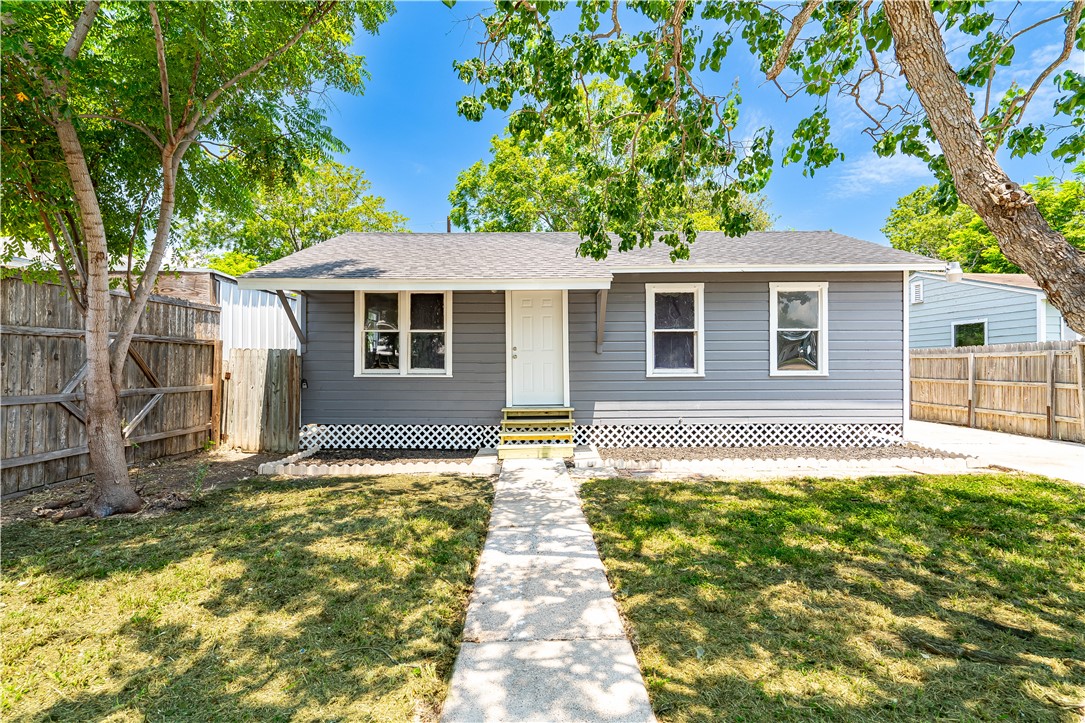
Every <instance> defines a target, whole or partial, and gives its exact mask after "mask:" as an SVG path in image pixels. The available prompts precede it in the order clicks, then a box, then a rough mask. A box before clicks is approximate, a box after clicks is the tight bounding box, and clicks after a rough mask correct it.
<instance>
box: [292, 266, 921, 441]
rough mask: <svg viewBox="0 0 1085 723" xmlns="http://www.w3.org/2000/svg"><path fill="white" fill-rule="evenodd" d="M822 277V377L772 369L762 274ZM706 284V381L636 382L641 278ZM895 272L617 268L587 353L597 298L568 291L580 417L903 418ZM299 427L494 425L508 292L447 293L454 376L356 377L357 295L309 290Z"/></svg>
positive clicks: (618, 420)
mask: <svg viewBox="0 0 1085 723" xmlns="http://www.w3.org/2000/svg"><path fill="white" fill-rule="evenodd" d="M826 280H827V281H828V282H829V376H828V377H791V378H786V377H770V376H769V373H768V372H769V292H768V284H769V281H826ZM671 281H673V282H676V283H682V282H690V281H704V282H705V317H706V318H705V321H706V334H705V377H704V378H698V379H690V378H685V379H681V378H672V379H660V378H652V379H649V378H646V375H645V329H644V303H645V292H644V284H645V283H652V282H656V283H658V282H671ZM901 284H902V276H901V274H899V273H881V274H874V273H865V274H828V275H817V276H814V275H799V274H787V275H780V274H777V275H768V274H711V275H698V276H693V275H685V274H682V275H679V274H674V275H667V276H662V275H640V276H632V275H618V276H616V277H615V281H614V283H613V285H612V288H611V290H610V292H609V299H608V304H607V318H606V340H605V344H604V346H603V353H602V354H596V353H595V327H596V316H595V298H596V297H595V293H594V292H579V291H572V292H569V320H570V328H569V366H570V377H571V379H570V392H571V397H572V399H571V401H572V404H573V406H574V407H576V420H577V422H578V423H579V424H591V423H596V424H678V423H686V424H719V423H735V424H747V423H812V424H813V423H825V424H829V423H831V424H837V423H856V422H862V423H894V424H900V423H901V422H902V421H903V412H902V410H903V385H902V375H903V360H902V354H903V350H902V341H901V336H902V333H903V323H902V298H901V295H902V288H901ZM307 315H308V338H309V344H308V348H307V350H306V354H305V356H304V359H303V372H302V375H303V376H304V377H305V378H306V380H307V382H308V388H307V389H305V390H303V391H302V418H303V422H305V423H312V422H315V423H324V424H496V423H497V422H498V421H499V419H500V409H501V407H502V406H504V404H505V318H504V295H503V294H502V293H489V292H455V293H454V294H453V330H452V346H453V376H452V377H451V378H428V379H426V378H410V377H407V378H402V377H381V378H366V377H363V378H356V377H354V375H353V374H354V348H353V337H354V297H353V294H352V293H351V292H320V293H312V294H311V295H310V297H309V300H308V304H307Z"/></svg>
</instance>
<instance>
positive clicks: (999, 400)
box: [911, 341, 1085, 442]
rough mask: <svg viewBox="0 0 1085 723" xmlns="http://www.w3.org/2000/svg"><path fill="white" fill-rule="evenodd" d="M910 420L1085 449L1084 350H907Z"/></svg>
mask: <svg viewBox="0 0 1085 723" xmlns="http://www.w3.org/2000/svg"><path fill="white" fill-rule="evenodd" d="M911 357H912V390H911V391H912V410H911V411H912V419H920V420H924V421H928V422H945V423H948V424H959V425H961V426H967V427H976V428H977V429H991V430H994V431H998V432H1011V433H1013V434H1026V435H1029V436H1033V437H1047V438H1050V439H1063V440H1069V441H1074V442H1085V343H1081V342H1074V341H1050V342H1039V343H1032V344H999V345H994V346H970V347H956V348H942V349H913V350H912V352H911Z"/></svg>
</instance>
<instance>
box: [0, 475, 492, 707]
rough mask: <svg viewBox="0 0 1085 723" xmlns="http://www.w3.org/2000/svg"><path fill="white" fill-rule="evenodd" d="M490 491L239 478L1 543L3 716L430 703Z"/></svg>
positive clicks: (465, 485) (446, 483)
mask: <svg viewBox="0 0 1085 723" xmlns="http://www.w3.org/2000/svg"><path fill="white" fill-rule="evenodd" d="M491 499H492V486H491V485H490V483H489V482H488V481H486V480H479V479H467V478H457V477H451V476H443V477H406V476H403V477H376V478H367V479H352V480H316V481H305V480H298V481H290V482H272V481H267V480H260V479H257V480H252V481H249V482H245V483H242V484H241V486H239V487H237V488H235V489H231V490H229V491H222V492H215V493H211V494H210V495H207V496H206V498H205V504H204V505H202V506H199V507H196V508H193V509H190V510H187V511H184V512H180V513H174V514H169V515H166V516H163V517H158V518H143V519H139V518H136V519H109V520H103V521H97V522H92V521H87V520H74V521H70V522H65V523H63V524H60V525H56V526H54V525H52V524H51V523H44V522H22V523H13V524H11V525H7V526H6V527H5V529H4V530H3V567H4V570H3V573H4V574H3V582H2V588H0V592H2V596H3V598H2V599H3V607H2V608H0V621H2V624H3V630H2V640H3V670H2V679H3V689H2V706H0V714H2V716H3V718H4V720H80V721H82V720H102V719H108V720H111V721H137V720H186V721H187V720H193V721H230V720H251V721H274V720H288V719H290V720H306V721H316V720H322V721H327V720H351V721H355V720H363V721H364V720H374V721H388V720H411V719H412V718H414V717H416V716H417V717H419V718H421V719H423V720H428V719H432V718H433V717H434V714H435V712H436V711H437V710H438V709H439V706H440V704H441V701H442V700H443V698H444V694H445V690H446V688H447V681H448V678H449V675H450V672H451V668H452V664H453V661H454V658H455V654H456V650H457V645H458V640H459V635H460V632H461V630H462V626H463V617H464V611H465V608H466V603H467V596H468V594H469V591H470V585H471V579H472V578H471V576H472V572H473V569H474V565H475V560H476V559H477V557H478V553H479V550H480V549H481V547H482V542H483V539H484V538H485V532H486V524H487V520H488V517H489V510H490V502H491Z"/></svg>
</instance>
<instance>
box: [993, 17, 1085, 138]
mask: <svg viewBox="0 0 1085 723" xmlns="http://www.w3.org/2000/svg"><path fill="white" fill-rule="evenodd" d="M1083 10H1085V0H1074V4H1073V6H1072V7H1071V8H1070V13H1069V15H1068V16H1067V17H1066V34H1065V36H1064V38H1063V43H1062V52H1061V53H1059V57H1057V58H1055V60H1054V62H1052V63H1051V65H1049V66H1047V68H1045V69H1044V71H1043V72H1042V73H1040V75H1039V76H1038V77H1037V78H1036V80H1035V81H1034V82H1033V84H1032V86H1031V87H1030V88H1029V89H1028V92H1026V93H1025V94H1024V95H1022V96H1018V97H1017V98H1014V99H1013V100H1012V101H1010V106H1009V108H1007V109H1006V115H1005V116H1003V118H1002V122H1001V123H999V124H998V128H997V134H998V137H997V142H996V147H997V146H999V145H1002V139H1003V137H1004V136H1005V134H1006V131H1007V130H1008V129H1009V128H1010V126H1012V125H1014V124H1015V123H1016V122H1017V121H1018V120H1020V119H1021V116H1023V115H1024V114H1025V109H1026V108H1028V104H1029V103H1031V102H1032V98H1033V96H1035V95H1036V91H1038V90H1039V89H1040V86H1041V85H1043V83H1044V81H1045V80H1047V78H1048V76H1050V75H1051V74H1052V73H1054V72H1055V68H1058V67H1059V66H1060V65H1062V64H1063V63H1065V62H1066V61H1067V60H1068V59H1069V58H1070V54H1071V53H1073V52H1074V42H1075V41H1076V40H1077V26H1078V23H1080V22H1081V13H1082V11H1083Z"/></svg>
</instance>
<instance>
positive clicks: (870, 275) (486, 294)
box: [240, 232, 944, 454]
mask: <svg viewBox="0 0 1085 723" xmlns="http://www.w3.org/2000/svg"><path fill="white" fill-rule="evenodd" d="M579 243H580V239H579V238H578V237H577V235H576V234H572V233H463V234H389V233H356V234H345V235H343V236H339V237H336V238H333V239H331V240H329V241H325V242H324V243H321V244H318V245H316V246H313V247H311V248H308V249H305V250H303V251H299V252H298V253H295V254H293V255H291V256H288V257H286V258H284V259H280V260H278V261H275V262H273V263H271V264H268V265H267V266H263V267H261V268H259V269H256V270H254V271H251V272H249V273H248V274H245V275H244V276H242V277H241V278H240V286H241V288H242V289H265V290H291V291H298V292H302V293H304V294H305V295H306V297H307V304H306V315H307V318H306V319H305V320H304V322H303V324H302V326H303V328H304V329H305V335H306V337H307V344H306V350H305V353H304V355H303V361H302V377H304V379H303V383H302V387H303V389H302V421H303V423H305V424H313V425H320V426H319V427H316V428H313V429H311V430H310V432H309V433H310V434H311V435H315V436H313V439H314V440H315V441H317V442H319V443H322V444H324V445H325V446H339V447H344V446H345V447H370V446H378V447H446V448H478V447H481V446H493V444H494V443H495V442H497V440H498V430H499V429H501V430H502V432H501V433H502V437H501V440H502V442H503V443H506V444H513V443H525V444H530V443H535V448H536V449H539V450H542V451H543V452H544V453H545V451H546V450H547V448H553V447H556V448H558V450H559V451H560V452H561V453H566V454H567V453H568V449H569V445H568V443H569V442H570V441H571V439H570V437H571V436H572V433H571V430H568V428H567V426H566V425H567V423H568V420H567V419H566V416H567V413H568V412H569V410H570V408H572V409H573V410H575V411H573V412H572V416H575V421H576V423H577V425H578V426H577V427H576V430H575V435H576V439H577V441H580V442H593V443H596V444H599V445H603V446H632V445H651V446H670V445H729V446H730V445H736V446H751V445H764V444H814V445H832V444H851V443H857V444H879V443H884V442H885V438H886V436H890V437H899V436H900V435H901V432H902V428H903V424H904V419H905V411H904V410H905V409H906V406H907V402H906V395H907V390H908V387H907V383H906V380H907V377H908V373H907V360H908V355H907V349H906V347H905V343H904V338H905V335H906V325H907V317H906V309H907V305H906V303H905V301H906V295H907V280H908V276H909V273H911V272H914V271H922V270H929V271H935V270H940V269H942V268H944V263H943V262H939V261H934V260H931V259H927V258H924V257H921V256H915V255H912V254H908V253H905V252H902V251H898V250H896V249H892V248H887V247H884V246H879V245H877V244H873V243H869V242H866V241H860V240H858V239H854V238H850V237H847V236H842V235H840V234H836V233H831V232H763V233H751V234H749V235H747V236H744V237H741V238H729V237H727V236H725V235H724V234H722V233H708V232H702V233H700V234H698V236H697V241H696V243H695V244H694V245H693V249H692V260H690V261H681V262H678V263H671V261H670V259H669V256H668V252H669V248H668V247H666V246H665V245H663V244H661V243H658V244H656V245H654V246H653V247H650V248H647V249H635V250H633V251H628V252H622V253H619V252H618V251H617V250H615V251H613V252H611V254H610V256H609V258H607V259H606V260H605V261H602V262H596V261H593V260H591V259H585V258H581V257H579V256H577V255H576V248H577V246H578V244H579ZM616 246H617V239H615V247H616ZM520 417H527V418H528V419H527V420H522V419H519V418H520ZM546 429H556V430H559V431H558V432H554V433H553V434H549V435H544V434H542V432H541V431H540V430H546ZM567 432H569V433H568V435H567V436H566V434H567ZM548 442H549V443H552V444H547V443H548ZM519 451H525V450H519ZM527 451H528V452H529V453H530V449H529V450H527Z"/></svg>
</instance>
